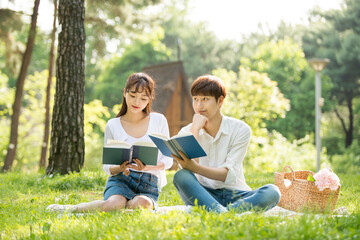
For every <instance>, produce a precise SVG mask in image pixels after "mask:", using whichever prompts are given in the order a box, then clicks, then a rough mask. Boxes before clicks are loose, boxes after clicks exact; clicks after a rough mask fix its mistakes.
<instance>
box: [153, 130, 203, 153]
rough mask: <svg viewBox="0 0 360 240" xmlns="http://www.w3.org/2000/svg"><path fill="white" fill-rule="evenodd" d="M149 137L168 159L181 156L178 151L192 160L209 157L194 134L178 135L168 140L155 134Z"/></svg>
mask: <svg viewBox="0 0 360 240" xmlns="http://www.w3.org/2000/svg"><path fill="white" fill-rule="evenodd" d="M149 137H150V139H151V140H152V141H153V142H154V143H155V145H156V146H157V147H158V148H159V150H160V152H161V153H162V154H164V155H165V156H168V157H171V154H174V155H175V156H180V155H179V153H178V151H182V152H183V153H185V155H186V156H187V157H188V158H190V159H191V158H199V157H204V156H206V155H207V154H206V153H205V151H204V149H203V148H202V147H201V145H200V144H199V142H198V141H197V140H196V138H195V137H194V135H192V134H188V135H176V136H174V137H172V138H170V139H168V138H167V137H166V136H165V135H161V134H158V133H153V134H150V135H149Z"/></svg>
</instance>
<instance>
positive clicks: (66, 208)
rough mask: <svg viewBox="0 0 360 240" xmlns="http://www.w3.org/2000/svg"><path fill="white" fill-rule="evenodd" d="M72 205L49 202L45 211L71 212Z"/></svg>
mask: <svg viewBox="0 0 360 240" xmlns="http://www.w3.org/2000/svg"><path fill="white" fill-rule="evenodd" d="M74 207H75V206H74V205H61V204H50V205H49V206H48V207H47V208H46V211H48V212H72V210H73V208H74Z"/></svg>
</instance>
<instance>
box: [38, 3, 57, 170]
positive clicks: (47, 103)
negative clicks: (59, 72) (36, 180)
mask: <svg viewBox="0 0 360 240" xmlns="http://www.w3.org/2000/svg"><path fill="white" fill-rule="evenodd" d="M56 18H57V0H54V21H53V29H52V32H51V47H50V58H49V76H48V81H47V87H46V99H45V126H44V138H43V143H42V146H41V155H40V163H39V167H40V168H45V167H46V154H47V150H48V144H49V135H50V134H49V133H50V97H51V92H50V91H51V80H52V77H53V76H54V55H55V54H54V49H55V34H56Z"/></svg>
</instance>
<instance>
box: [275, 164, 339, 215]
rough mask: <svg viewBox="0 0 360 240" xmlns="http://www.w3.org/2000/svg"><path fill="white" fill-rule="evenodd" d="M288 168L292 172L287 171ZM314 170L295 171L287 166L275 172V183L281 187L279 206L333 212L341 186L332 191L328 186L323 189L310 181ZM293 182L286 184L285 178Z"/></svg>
mask: <svg viewBox="0 0 360 240" xmlns="http://www.w3.org/2000/svg"><path fill="white" fill-rule="evenodd" d="M286 168H288V169H290V170H291V172H285V170H286ZM309 174H311V175H314V172H312V171H294V170H293V169H292V168H291V167H290V166H285V167H284V168H283V170H282V172H281V173H279V172H275V185H276V186H277V187H278V188H279V189H280V192H281V200H280V203H279V204H278V206H280V207H282V208H285V209H288V210H292V211H297V212H304V211H306V212H317V213H318V212H332V211H333V210H334V209H335V206H336V203H337V200H338V197H339V192H340V186H339V187H338V189H337V190H335V191H332V190H330V189H329V188H326V189H324V190H322V191H320V190H319V188H318V187H317V186H315V183H314V182H311V181H308V180H307V177H308V176H309ZM285 179H288V180H290V181H291V184H290V185H288V186H285V184H284V180H285Z"/></svg>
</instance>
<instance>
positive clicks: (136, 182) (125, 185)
mask: <svg viewBox="0 0 360 240" xmlns="http://www.w3.org/2000/svg"><path fill="white" fill-rule="evenodd" d="M157 183H158V178H157V177H156V176H155V175H152V174H149V173H145V172H136V171H131V170H130V175H129V176H125V175H124V174H123V173H119V174H117V175H114V176H111V177H109V178H108V180H107V182H106V186H105V191H104V200H107V199H108V198H109V197H111V196H112V195H122V196H124V197H125V198H126V199H128V200H130V199H133V198H134V197H135V196H140V195H143V196H147V197H149V198H150V199H151V200H152V201H153V203H154V210H156V209H157V207H158V205H157V200H158V199H159V190H158V186H157Z"/></svg>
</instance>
